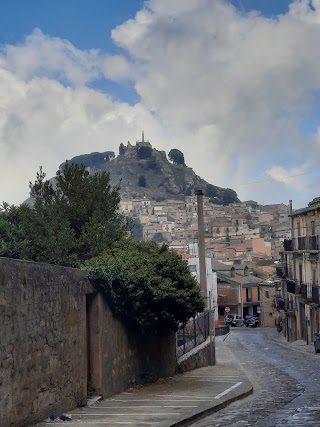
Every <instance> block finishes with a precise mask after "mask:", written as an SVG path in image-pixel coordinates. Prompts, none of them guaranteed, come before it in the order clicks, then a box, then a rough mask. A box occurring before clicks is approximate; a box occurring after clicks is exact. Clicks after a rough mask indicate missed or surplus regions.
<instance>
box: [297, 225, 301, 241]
mask: <svg viewBox="0 0 320 427" xmlns="http://www.w3.org/2000/svg"><path fill="white" fill-rule="evenodd" d="M297 230H298V237H300V236H301V224H300V221H298V222H297Z"/></svg>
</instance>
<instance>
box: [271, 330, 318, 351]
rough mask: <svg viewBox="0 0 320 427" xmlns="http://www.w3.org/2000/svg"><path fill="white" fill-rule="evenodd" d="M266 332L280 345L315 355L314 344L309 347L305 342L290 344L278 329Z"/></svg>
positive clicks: (299, 341)
mask: <svg viewBox="0 0 320 427" xmlns="http://www.w3.org/2000/svg"><path fill="white" fill-rule="evenodd" d="M265 330H266V332H267V334H268V335H269V337H270V338H271V339H272V340H273V341H276V342H278V343H279V344H282V345H285V346H287V347H289V348H292V349H295V350H299V351H303V352H305V353H311V354H314V355H315V352H314V346H313V343H311V344H309V345H307V343H306V342H305V341H303V340H298V341H293V342H288V341H287V340H286V338H285V337H284V336H283V334H282V332H277V329H276V328H265Z"/></svg>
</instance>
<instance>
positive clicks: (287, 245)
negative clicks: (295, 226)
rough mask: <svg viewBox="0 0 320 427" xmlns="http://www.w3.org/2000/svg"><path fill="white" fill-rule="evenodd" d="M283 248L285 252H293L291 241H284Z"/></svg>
mask: <svg viewBox="0 0 320 427" xmlns="http://www.w3.org/2000/svg"><path fill="white" fill-rule="evenodd" d="M283 247H284V250H285V251H287V252H292V251H293V244H292V239H285V240H284V242H283Z"/></svg>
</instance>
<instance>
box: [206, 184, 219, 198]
mask: <svg viewBox="0 0 320 427" xmlns="http://www.w3.org/2000/svg"><path fill="white" fill-rule="evenodd" d="M217 190H218V189H217V187H215V186H214V185H212V184H207V185H206V186H205V190H204V195H205V196H206V197H217V196H218V195H219V194H218V191H217Z"/></svg>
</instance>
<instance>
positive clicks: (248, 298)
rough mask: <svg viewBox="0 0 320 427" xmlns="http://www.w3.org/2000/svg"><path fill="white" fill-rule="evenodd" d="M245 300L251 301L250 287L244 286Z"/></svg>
mask: <svg viewBox="0 0 320 427" xmlns="http://www.w3.org/2000/svg"><path fill="white" fill-rule="evenodd" d="M246 301H247V302H252V289H251V288H246Z"/></svg>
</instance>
